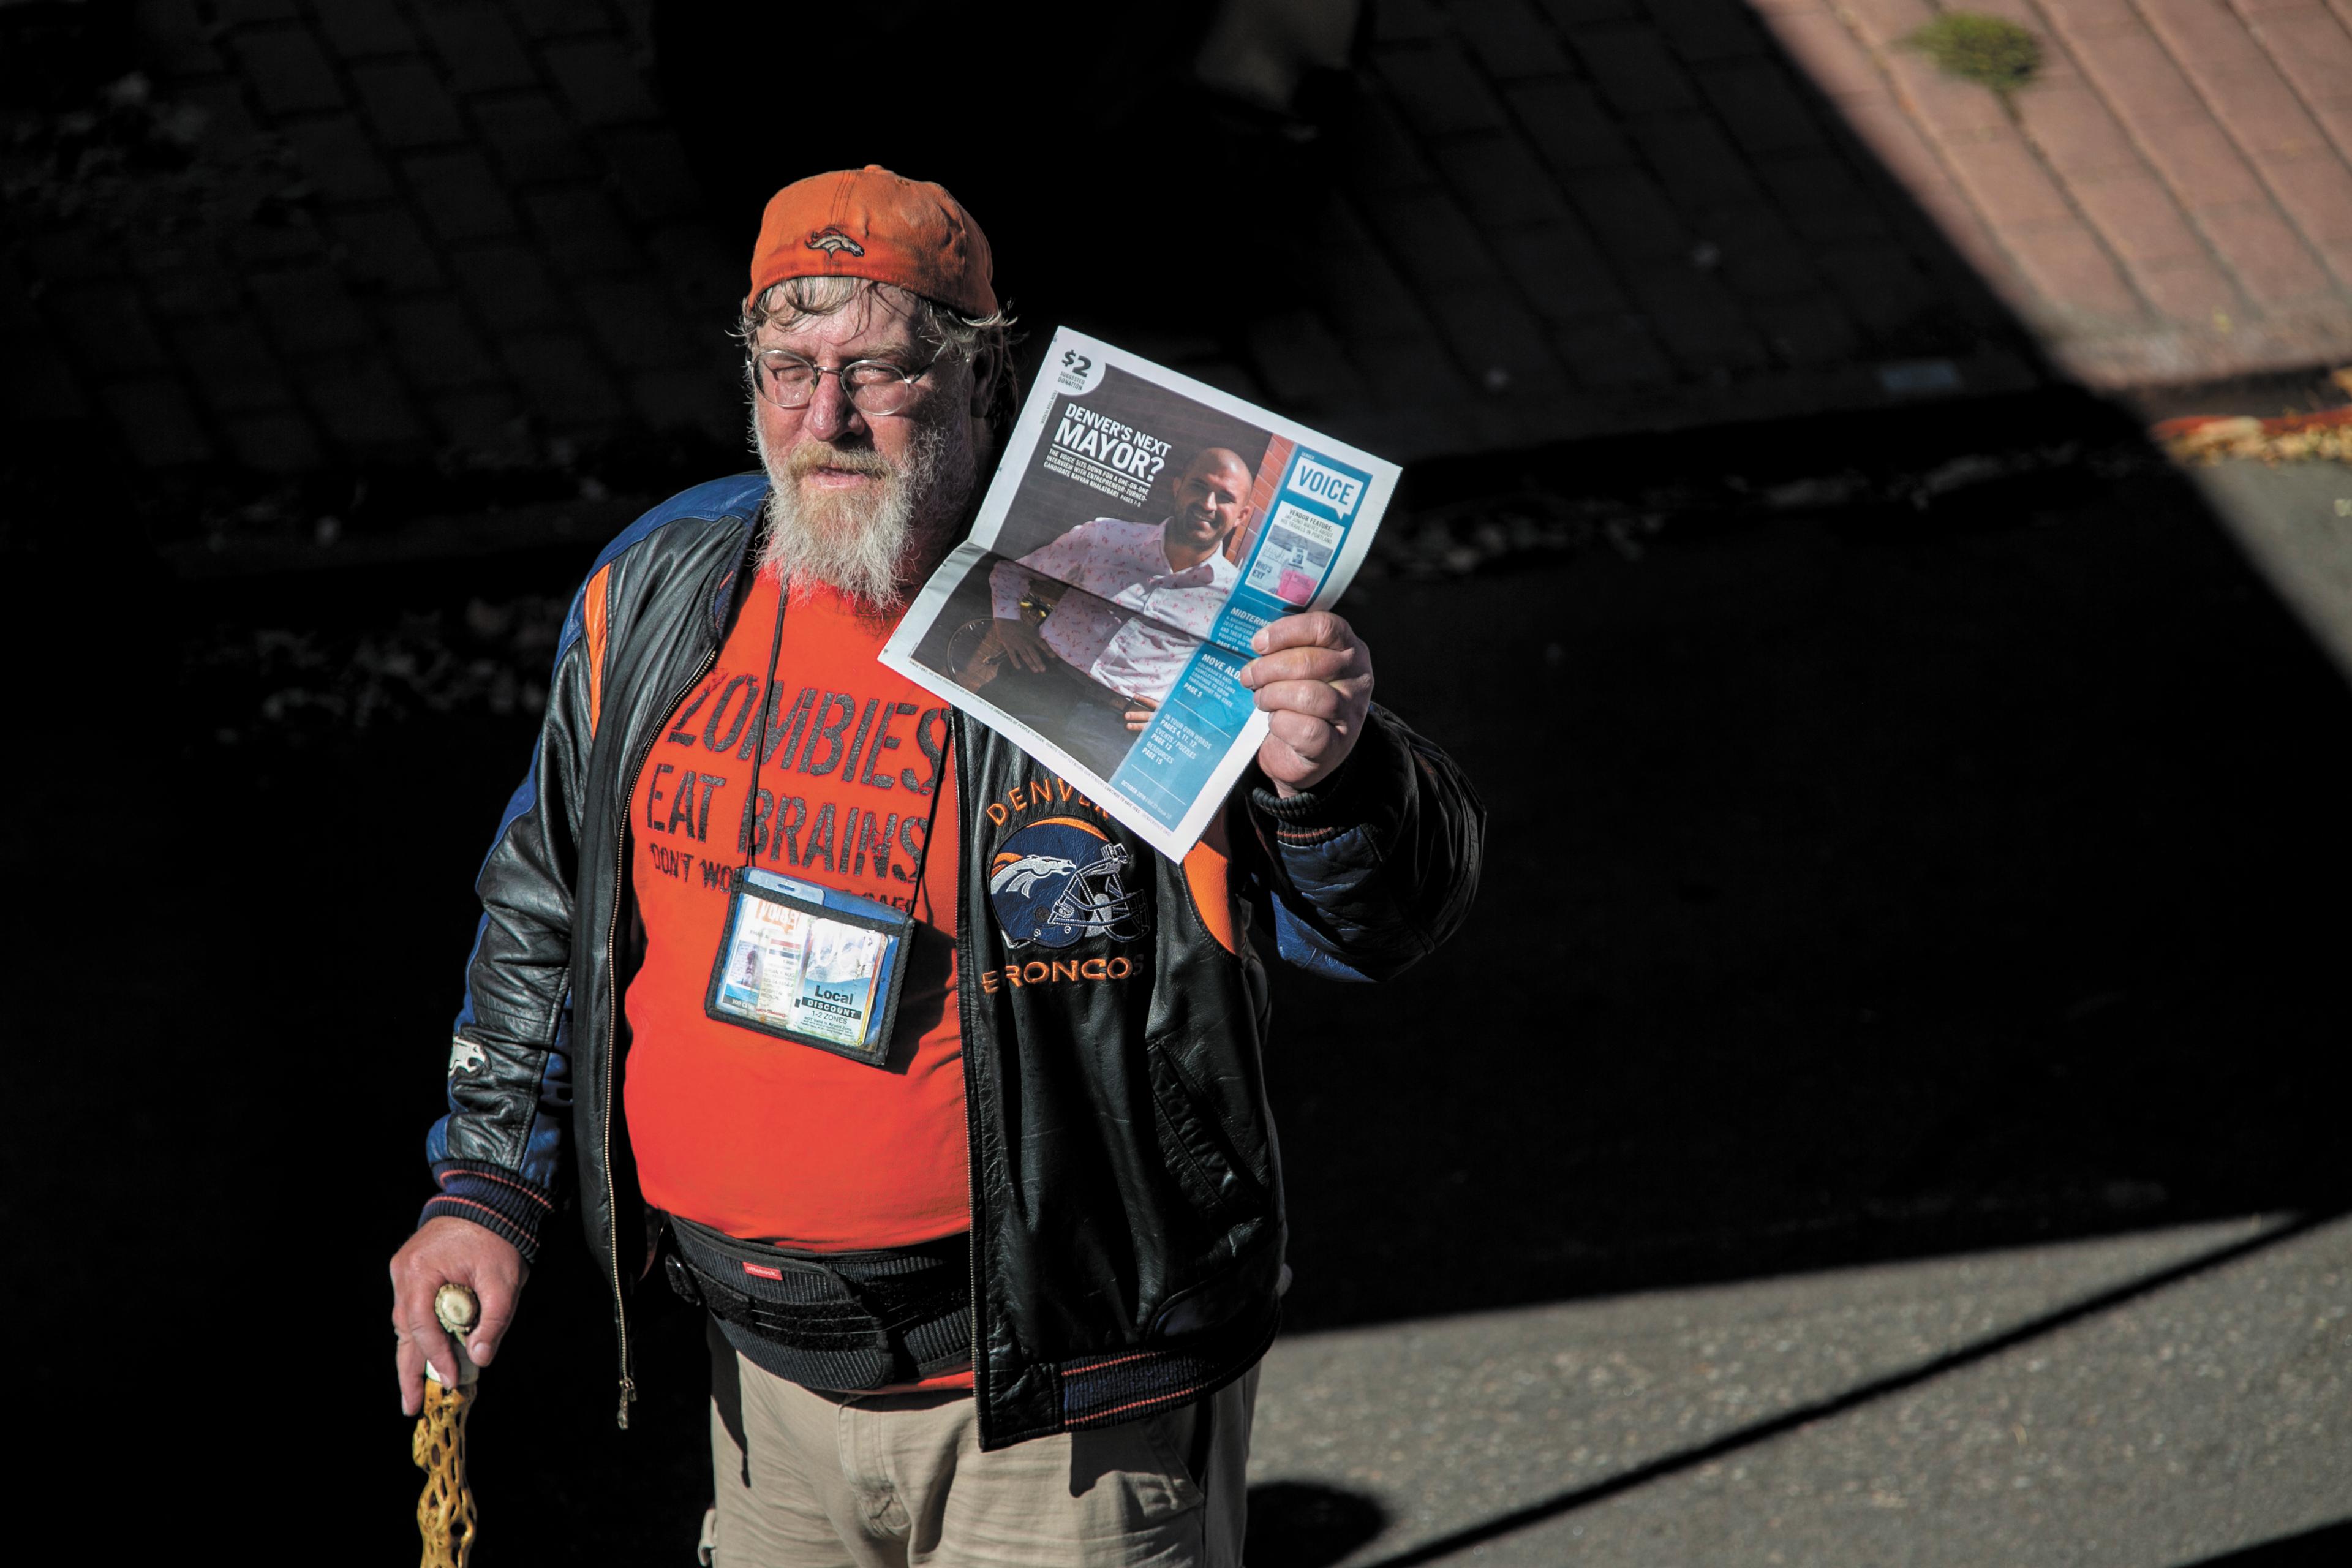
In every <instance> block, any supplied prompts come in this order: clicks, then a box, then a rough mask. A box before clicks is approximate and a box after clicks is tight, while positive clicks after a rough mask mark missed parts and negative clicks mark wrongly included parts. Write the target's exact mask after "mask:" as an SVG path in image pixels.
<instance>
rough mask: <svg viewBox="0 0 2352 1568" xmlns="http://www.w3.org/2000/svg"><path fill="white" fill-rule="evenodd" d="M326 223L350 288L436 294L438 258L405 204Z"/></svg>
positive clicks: (442, 275) (441, 274) (353, 212)
mask: <svg viewBox="0 0 2352 1568" xmlns="http://www.w3.org/2000/svg"><path fill="white" fill-rule="evenodd" d="M331 223H332V226H333V229H334V232H335V235H336V236H337V237H338V238H339V239H340V240H341V255H340V258H339V259H340V261H341V266H342V268H343V270H344V273H345V274H346V276H348V277H350V278H351V279H352V281H353V282H355V283H360V284H362V285H365V286H368V287H372V288H374V289H383V290H387V291H389V292H392V293H394V294H408V293H415V292H416V291H417V290H419V289H436V288H439V287H440V286H441V284H442V283H443V281H444V280H445V279H446V274H445V273H444V272H443V270H442V267H441V261H440V258H439V256H438V255H437V254H436V252H435V250H434V248H433V245H432V242H431V241H430V240H428V239H426V238H425V230H424V228H423V227H422V226H420V225H419V224H418V223H417V221H416V218H415V213H414V209H412V208H411V207H410V206H409V205H406V204H405V203H403V204H402V205H397V206H379V207H362V208H355V209H352V210H351V211H348V212H340V213H337V214H336V215H335V216H334V217H333V219H332V220H331Z"/></svg>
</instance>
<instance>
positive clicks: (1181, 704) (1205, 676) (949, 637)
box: [882, 329, 1397, 859]
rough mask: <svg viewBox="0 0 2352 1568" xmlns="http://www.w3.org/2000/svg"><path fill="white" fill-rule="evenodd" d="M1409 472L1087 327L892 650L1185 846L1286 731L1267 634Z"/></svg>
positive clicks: (1142, 823) (1134, 820)
mask: <svg viewBox="0 0 2352 1568" xmlns="http://www.w3.org/2000/svg"><path fill="white" fill-rule="evenodd" d="M1396 479H1397V468H1396V465H1395V464H1393V463H1389V462H1384V461H1382V460H1381V459H1380V458H1375V457H1373V456H1371V455H1370V453H1367V452H1362V451H1359V450H1358V449H1357V448H1355V447H1350V446H1349V445H1347V444H1346V443H1345V442H1341V441H1335V440H1333V439H1331V438H1330V437H1328V436H1324V435H1321V434H1318V432H1316V431H1313V430H1310V429H1308V428H1307V426H1303V425H1300V424H1298V423H1297V421H1296V420H1291V419H1286V418H1284V417H1282V416H1280V415H1278V414H1274V413H1271V412H1269V411H1267V410H1265V409H1263V408H1258V407H1255V406H1253V405H1250V404H1247V403H1244V402H1243V401H1242V400H1241V399H1239V398H1237V397H1234V396H1233V395H1230V394H1227V393H1223V392H1220V391H1218V390H1217V389H1216V388H1214V387H1212V386H1208V385H1204V384H1202V383H1200V382H1197V381H1194V380H1192V378H1190V377H1188V376H1183V375H1179V374H1176V373H1175V372H1173V371H1170V370H1166V369H1163V368H1162V367H1160V366H1159V365H1156V364H1153V363H1151V362H1150V361H1149V360H1145V359H1140V358H1139V357H1137V356H1136V355H1134V354H1130V353H1125V352H1124V351H1122V350H1119V349H1116V348H1113V347H1112V346H1111V345H1109V344H1108V343H1105V342H1098V341H1097V340H1095V339H1093V338H1089V337H1087V336H1085V335H1084V334H1082V333H1078V332H1074V331H1069V330H1067V329H1064V330H1063V331H1059V332H1056V333H1055V336H1054V342H1053V343H1052V345H1051V346H1050V347H1049V348H1048V349H1047V351H1046V356H1045V370H1044V372H1043V374H1041V375H1040V376H1039V378H1038V382H1037V384H1036V386H1035V387H1034V388H1033V389H1032V390H1031V392H1030V395H1029V398H1028V400H1027V402H1026V403H1025V404H1024V405H1023V407H1022V410H1021V417H1020V420H1019V422H1018V423H1017V424H1016V425H1015V426H1014V427H1013V435H1012V437H1011V438H1010V440H1009V441H1008V443H1007V445H1006V449H1005V452H1004V456H1003V460H1002V461H1001V462H999V463H998V464H997V468H996V474H995V477H994V479H992V481H991V482H990V485H989V489H988V494H987V497H986V498H985V499H984V500H982V503H981V509H980V514H979V518H978V520H977V521H975V522H974V524H973V527H972V532H971V538H970V539H968V540H966V541H965V542H963V543H961V544H960V545H958V546H957V547H956V548H955V550H954V551H953V552H951V553H950V555H949V556H948V558H947V560H946V561H945V562H943V563H941V564H940V568H939V570H938V571H937V572H935V573H933V574H932V575H931V578H930V581H929V583H927V584H924V586H923V589H922V592H921V593H920V594H919V595H918V596H917V598H916V600H915V604H914V606H913V607H912V608H911V609H910V610H909V611H908V614H907V617H906V619H905V620H903V621H902V622H900V623H899V626H898V631H897V632H896V633H895V634H893V636H892V637H891V638H890V641H889V643H888V645H887V647H885V648H884V649H883V652H882V662H883V663H884V664H886V665H887V666H889V667H890V668H893V669H895V670H898V672H900V673H901V674H903V675H905V676H906V677H908V679H911V680H913V681H915V682H916V683H917V684H919V685H920V686H922V687H924V688H925V689H929V690H930V691H933V692H935V693H937V694H938V695H939V696H940V697H942V698H944V699H946V700H948V701H950V702H951V703H953V704H955V705H956V706H957V707H959V708H961V709H962V710H964V711H966V712H968V713H970V714H971V715H972V716H973V717H974V718H977V719H978V720H980V721H982V723H985V724H988V725H990V726H992V728H994V729H996V730H998V731H1002V732H1003V733H1004V734H1006V735H1008V736H1010V737H1011V738H1012V739H1013V741H1014V742H1017V743H1018V744H1019V745H1020V746H1021V748H1022V749H1023V750H1024V751H1026V752H1029V754H1030V755H1032V756H1034V757H1035V758H1037V759H1038V760H1039V761H1040V762H1042V763H1045V765H1046V766H1048V767H1050V768H1052V769H1053V770H1054V771H1055V772H1056V773H1060V774H1061V775H1062V776H1063V777H1065V778H1066V779H1068V780H1069V781H1070V783H1071V784H1074V785H1076V787H1077V788H1079V789H1080V790H1082V791H1084V792H1085V793H1086V794H1087V796H1088V797H1089V798H1090V799H1092V800H1093V801H1095V803H1096V804H1097V805H1100V806H1102V808H1103V809H1104V810H1106V811H1108V812H1109V813H1110V815H1111V816H1114V817H1116V818H1118V820H1119V821H1120V822H1122V823H1124V824H1126V825H1127V826H1129V828H1131V829H1132V830H1134V831H1135V832H1136V833H1137V834H1138V835H1139V836H1140V837H1143V838H1144V839H1145V840H1146V841H1147V842H1149V843H1150V844H1151V845H1152V847H1155V848H1157V849H1158V850H1159V851H1160V853H1161V854H1163V855H1166V856H1168V857H1169V858H1171V859H1181V858H1182V857H1183V855H1184V854H1185V852H1186V851H1187V850H1189V849H1191V848H1192V846H1193V844H1194V843H1196V842H1197V841H1198V840H1199V838H1200V837H1201V834H1202V831H1203V830H1204V829H1205V828H1206V827H1207V826H1208V823H1209V819H1210V818H1211V817H1212V816H1214V815H1215V813H1216V810H1217V808H1218V806H1219V805H1221V804H1222V803H1223V800H1224V798H1225V795H1226V794H1227V792H1228V791H1230V790H1231V789H1232V788H1233V786H1234V780H1235V779H1237V778H1238V777H1239V776H1240V775H1241V773H1242V770H1243V769H1244V767H1246V766H1248V764H1249V761H1250V758H1251V757H1252V756H1253V755H1255V752H1256V751H1257V747H1258V743H1259V742H1260V741H1261V740H1263V739H1264V737H1265V723H1266V721H1265V715H1264V714H1263V713H1261V712H1259V711H1258V710H1257V707H1256V704H1255V698H1254V696H1253V695H1252V693H1251V692H1250V691H1249V690H1248V689H1246V688H1244V686H1243V685H1242V684H1241V682H1240V681H1239V680H1237V679H1235V674H1236V672H1237V671H1238V670H1239V669H1240V668H1241V667H1242V666H1243V665H1244V664H1247V663H1248V662H1249V661H1250V659H1251V658H1253V657H1254V656H1253V654H1252V653H1251V650H1250V638H1251V637H1253V636H1255V634H1256V632H1257V630H1258V628H1259V627H1261V626H1265V625H1266V624H1267V623H1268V622H1269V621H1273V620H1276V619H1278V618H1279V617H1281V616H1285V615H1290V614H1295V613H1297V612H1298V611H1301V610H1307V609H1328V607H1330V605H1332V604H1333V603H1334V602H1335V601H1337V600H1338V599H1339V595H1340V594H1341V593H1343V592H1344V591H1345V590H1346V588H1347V586H1348V584H1349V581H1350V580H1351V579H1352V578H1353V577H1354V576H1355V574H1356V568H1357V567H1358V565H1359V564H1360V563H1361V562H1362V561H1363V558H1364V553H1365V552H1366V551H1367V550H1369V549H1370V546H1371V542H1372V535H1373V533H1374V531H1376V530H1377V529H1378V527H1379V525H1380V520H1381V512H1382V511H1383V510H1385V509H1386V508H1387V506H1388V503H1389V499H1390V497H1391V495H1392V494H1393V493H1394V491H1395V489H1396Z"/></svg>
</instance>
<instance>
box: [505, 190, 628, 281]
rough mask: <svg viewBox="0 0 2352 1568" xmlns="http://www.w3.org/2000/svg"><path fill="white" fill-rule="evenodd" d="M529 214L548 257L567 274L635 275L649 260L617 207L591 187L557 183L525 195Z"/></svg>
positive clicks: (592, 275)
mask: <svg viewBox="0 0 2352 1568" xmlns="http://www.w3.org/2000/svg"><path fill="white" fill-rule="evenodd" d="M523 210H524V211H525V212H527V213H529V214H530V225H531V227H532V228H533V229H535V230H537V231H538V233H539V236H540V240H541V247H542V249H543V250H544V252H545V254H546V255H547V257H548V258H549V259H550V260H551V262H553V263H554V265H555V266H556V268H558V269H559V270H561V271H562V272H563V273H565V274H566V275H576V276H581V277H603V276H607V275H610V274H614V273H624V272H634V271H635V270H637V269H638V268H642V267H643V266H644V265H645V259H646V258H645V256H644V254H643V253H642V252H641V251H639V250H638V249H637V247H636V246H635V243H634V242H633V241H631V239H630V238H629V232H628V230H627V229H626V228H625V226H623V225H622V223H621V215H620V212H619V209H617V208H616V207H614V205H613V203H612V201H611V200H610V199H609V198H608V197H606V196H605V195H604V193H603V192H602V191H600V190H598V189H597V188H596V187H594V186H593V185H585V184H576V185H553V186H549V187H547V188H545V189H541V190H534V191H530V192H527V193H526V194H525V195H524V196H523Z"/></svg>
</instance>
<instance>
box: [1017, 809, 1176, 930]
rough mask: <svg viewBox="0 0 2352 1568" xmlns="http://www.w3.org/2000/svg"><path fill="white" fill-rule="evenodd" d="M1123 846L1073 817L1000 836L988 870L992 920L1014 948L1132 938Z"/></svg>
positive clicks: (1134, 923) (1135, 919) (1136, 909)
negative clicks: (1098, 938) (999, 846)
mask: <svg viewBox="0 0 2352 1568" xmlns="http://www.w3.org/2000/svg"><path fill="white" fill-rule="evenodd" d="M1130 863H1131V862H1130V858H1129V854H1128V851H1127V846H1125V845H1123V844H1114V843H1112V842H1111V841H1110V839H1109V837H1108V836H1107V835H1106V834H1105V833H1104V832H1103V831H1102V829H1100V828H1098V827H1097V826H1095V825H1094V824H1092V823H1090V822H1085V821H1081V820H1080V819H1078V818H1076V817H1074V816H1049V817H1047V818H1045V820H1044V821H1042V822H1033V823H1031V824H1030V825H1029V826H1026V827H1024V828H1023V829H1021V830H1020V831H1019V832H1018V833H1015V834H1013V836H1012V837H1010V838H1007V839H1006V840H1005V841H1004V847H1003V848H1002V849H1000V850H998V851H997V853H996V856H995V858H994V859H993V861H992V863H991V864H990V867H989V876H988V897H989V902H990V904H991V906H992V908H993V909H994V910H995V911H996V922H997V924H998V925H999V926H1001V927H1002V928H1003V931H1004V935H1005V939H1006V940H1007V941H1008V942H1011V943H1012V944H1013V946H1015V947H1024V946H1027V945H1028V944H1029V943H1031V942H1036V943H1038V944H1040V945H1042V946H1045V947H1067V946H1069V945H1070V944H1071V943H1073V942H1077V941H1079V940H1080V939H1082V938H1085V937H1089V936H1103V937H1108V938H1109V939H1110V940H1111V941H1113V942H1133V941H1134V940H1135V939H1136V938H1137V937H1138V936H1139V935H1140V934H1141V927H1140V921H1141V918H1142V913H1143V910H1142V907H1141V905H1140V903H1139V900H1138V899H1137V897H1136V896H1135V895H1134V894H1132V893H1129V891H1128V890H1127V885H1126V877H1127V873H1128V869H1129V865H1130Z"/></svg>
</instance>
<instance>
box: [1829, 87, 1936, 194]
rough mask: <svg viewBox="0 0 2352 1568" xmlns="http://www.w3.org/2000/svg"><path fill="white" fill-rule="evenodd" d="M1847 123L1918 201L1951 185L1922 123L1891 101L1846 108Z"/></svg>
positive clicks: (1886, 100) (1884, 166)
mask: <svg viewBox="0 0 2352 1568" xmlns="http://www.w3.org/2000/svg"><path fill="white" fill-rule="evenodd" d="M1846 118H1847V123H1848V125H1849V126H1850V127H1851V129H1852V130H1853V133H1854V135H1855V136H1856V137H1857V138H1858V139H1859V140H1860V141H1861V142H1862V144H1863V145H1864V148H1866V149H1867V150H1868V152H1869V153H1870V155H1871V156H1872V157H1874V158H1875V159H1876V160H1877V161H1878V163H1879V166H1880V167H1881V168H1883V169H1885V171H1886V172H1887V174H1889V175H1890V176H1892V177H1893V178H1894V179H1895V181H1896V182H1897V183H1898V184H1900V185H1901V186H1902V187H1903V188H1905V189H1906V190H1908V191H1909V192H1911V194H1912V195H1913V196H1914V198H1915V199H1916V197H1917V195H1919V193H1920V192H1922V191H1925V190H1927V189H1929V188H1932V187H1937V186H1944V185H1948V184H1950V183H1951V173H1950V170H1949V168H1948V166H1947V164H1946V163H1945V159H1944V154H1943V153H1939V152H1937V149H1936V147H1935V145H1934V144H1933V143H1931V142H1929V141H1928V140H1927V133H1926V132H1924V131H1922V130H1921V129H1920V126H1919V122H1918V121H1916V120H1914V119H1912V118H1911V117H1910V116H1909V115H1907V114H1906V113H1904V112H1903V110H1902V109H1901V107H1900V106H1898V105H1897V104H1896V103H1895V100H1892V99H1878V100H1873V101H1869V102H1854V103H1851V104H1849V105H1847V115H1846Z"/></svg>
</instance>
